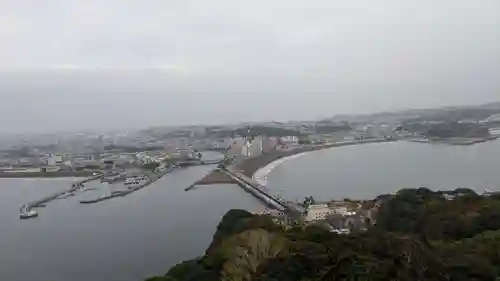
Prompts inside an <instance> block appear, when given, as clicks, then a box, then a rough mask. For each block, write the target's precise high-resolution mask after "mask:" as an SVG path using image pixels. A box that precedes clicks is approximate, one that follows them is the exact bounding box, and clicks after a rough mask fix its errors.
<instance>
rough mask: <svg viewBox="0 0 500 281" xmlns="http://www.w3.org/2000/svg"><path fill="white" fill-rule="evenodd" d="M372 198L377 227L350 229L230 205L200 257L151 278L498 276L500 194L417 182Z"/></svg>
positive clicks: (383, 280) (267, 280) (265, 280)
mask: <svg viewBox="0 0 500 281" xmlns="http://www.w3.org/2000/svg"><path fill="white" fill-rule="evenodd" d="M373 203H374V204H373V205H374V206H379V207H378V214H377V223H376V225H375V226H374V227H371V228H369V229H368V230H367V231H364V232H358V233H352V234H350V235H338V234H335V233H332V232H329V231H328V230H326V229H325V228H322V227H319V226H309V227H305V226H300V227H298V226H297V227H291V228H290V227H289V228H286V227H282V226H278V225H277V224H275V223H274V222H273V220H272V219H271V218H270V217H266V216H254V215H252V214H250V213H248V212H246V211H241V210H232V211H230V212H228V213H227V214H226V215H225V216H224V218H223V219H222V221H221V223H220V224H219V226H218V229H217V232H216V234H215V235H214V240H213V242H212V244H211V245H210V247H209V248H208V249H207V251H206V253H205V255H204V256H203V257H201V258H200V259H197V260H192V261H187V262H184V263H181V264H179V265H177V266H175V267H173V268H172V269H171V270H170V271H169V272H168V273H167V275H166V276H164V277H155V278H153V279H150V281H154V280H156V281H164V280H177V281H184V280H189V281H210V280H213V281H215V280H242V281H243V280H258V281H278V280H279V281H282V280H374V281H376V280H380V281H387V280H409V281H416V280H458V281H460V280H464V281H465V280H498V279H497V278H498V276H500V215H499V214H500V198H499V197H498V196H490V197H485V196H479V195H477V194H476V193H474V192H473V191H471V190H468V189H457V190H455V191H453V192H447V193H444V192H432V191H430V190H428V189H425V188H420V189H405V190H401V191H399V192H398V193H397V194H396V195H390V196H381V197H379V198H377V199H376V200H374V202H373Z"/></svg>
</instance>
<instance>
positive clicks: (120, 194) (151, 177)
mask: <svg viewBox="0 0 500 281" xmlns="http://www.w3.org/2000/svg"><path fill="white" fill-rule="evenodd" d="M175 168H176V166H172V167H170V168H168V169H167V170H165V171H164V172H161V173H158V174H156V173H152V174H151V175H147V176H148V178H149V180H148V181H146V182H145V183H143V184H141V185H139V186H136V187H132V188H130V189H128V190H123V191H114V192H112V193H111V194H110V195H105V196H101V197H98V198H95V199H89V200H81V201H80V203H81V204H93V203H97V202H101V201H105V200H109V199H112V198H115V197H123V196H127V195H129V194H131V193H133V192H136V191H138V190H141V189H143V188H145V187H146V186H148V185H150V184H152V183H154V182H155V181H157V180H159V179H161V178H162V177H163V176H165V175H167V174H168V173H170V172H172V171H173V170H174V169H175Z"/></svg>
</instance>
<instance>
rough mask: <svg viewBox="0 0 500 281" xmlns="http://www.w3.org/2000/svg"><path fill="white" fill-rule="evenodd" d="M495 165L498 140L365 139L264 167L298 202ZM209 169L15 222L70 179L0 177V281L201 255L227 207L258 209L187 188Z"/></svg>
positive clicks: (493, 180) (433, 182)
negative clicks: (464, 143) (23, 209)
mask: <svg viewBox="0 0 500 281" xmlns="http://www.w3.org/2000/svg"><path fill="white" fill-rule="evenodd" d="M499 168H500V141H492V142H486V143H482V144H477V145H473V146H447V145H427V144H419V143H409V142H396V143H381V144H366V145H358V146H349V147H341V148H333V149H329V150H322V151H315V152H311V153H307V154H305V155H302V156H300V157H297V158H296V159H293V160H290V161H285V162H284V163H282V164H281V165H279V166H277V167H276V168H275V169H274V170H273V171H272V173H270V175H269V180H268V187H269V190H270V191H271V192H273V193H276V194H279V195H281V196H283V197H285V198H287V199H298V200H302V199H303V198H304V197H305V196H309V195H312V196H314V197H315V198H317V199H320V200H321V199H330V198H334V199H343V198H346V197H348V198H366V199H369V198H373V197H375V196H377V195H379V194H381V193H389V192H393V191H395V190H398V189H399V188H402V187H420V186H427V187H429V188H433V189H454V188H456V187H471V188H474V189H476V190H478V191H482V190H484V189H486V188H487V189H490V190H500V176H498V171H499ZM210 169H212V167H192V168H189V169H184V170H176V171H174V172H173V173H171V174H169V175H167V176H166V177H164V178H162V179H160V180H159V181H157V182H155V183H154V184H152V185H151V186H149V187H146V188H145V189H143V190H140V191H138V192H136V193H133V194H131V195H129V196H126V197H123V198H116V199H113V200H108V201H104V202H100V203H98V204H91V205H83V204H80V203H79V202H78V200H79V199H81V198H82V197H85V196H86V194H83V195H77V196H75V197H70V198H67V199H64V200H58V201H54V202H53V203H50V204H49V205H48V206H47V207H46V208H41V209H40V210H39V211H40V216H39V217H38V218H36V219H30V220H19V207H20V206H21V205H22V204H23V203H26V202H28V201H30V200H33V199H37V198H39V197H41V196H43V195H47V194H50V193H52V192H55V191H57V190H62V189H67V188H69V186H70V184H71V182H72V181H73V180H72V179H0V280H9V281H33V280H37V281H67V280H73V281H89V280H92V281H140V280H143V279H144V278H146V277H148V276H152V275H158V274H162V273H165V272H166V271H167V270H168V268H169V267H170V266H171V265H173V264H176V263H178V262H179V261H182V260H186V259H190V258H193V257H196V256H199V255H201V254H202V253H203V251H204V250H205V248H206V247H207V246H208V244H209V243H210V242H211V240H212V235H213V233H214V231H215V228H216V226H217V224H218V223H219V221H220V219H221V217H222V216H223V215H224V214H225V213H226V212H227V211H228V210H229V209H232V208H240V209H248V210H255V209H259V208H262V205H261V204H260V203H259V202H258V201H257V200H256V199H254V198H253V197H251V196H250V195H248V194H247V193H245V192H243V191H242V190H241V189H240V188H239V187H237V186H235V185H214V186H202V187H199V188H198V189H195V190H193V191H189V192H185V191H184V188H185V187H187V186H188V185H189V184H191V183H192V182H194V181H195V180H197V179H199V178H201V177H202V176H203V175H205V174H206V173H208V172H209V170H210ZM93 185H94V186H96V187H100V186H101V184H100V183H98V182H94V183H93ZM87 195H88V194H87Z"/></svg>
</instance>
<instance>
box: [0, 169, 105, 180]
mask: <svg viewBox="0 0 500 281" xmlns="http://www.w3.org/2000/svg"><path fill="white" fill-rule="evenodd" d="M94 173H95V172H88V171H81V172H48V173H47V172H46V173H43V172H35V173H9V172H0V178H8V179H12V178H14V179H25V178H85V177H91V176H93V175H94Z"/></svg>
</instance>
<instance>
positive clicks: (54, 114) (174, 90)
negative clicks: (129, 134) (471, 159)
mask: <svg viewBox="0 0 500 281" xmlns="http://www.w3.org/2000/svg"><path fill="white" fill-rule="evenodd" d="M498 15H500V1H498V0H477V1H471V0H439V1H435V0H432V1H431V0H418V1H417V0H405V1H401V0H378V1H373V0H353V1H340V0H314V1H311V0H309V1H307V0H304V1H298V0H272V1H269V0H267V1H264V0H253V1H240V0H213V1H206V0H198V1H194V0H179V1H177V0H141V1H139V0H135V1H132V0H23V1H20V0H0V100H1V103H0V118H1V119H2V120H4V122H3V123H2V126H1V128H0V131H2V132H10V131H34V130H37V131H39V130H59V129H69V128H76V129H79V128H92V127H96V128H99V129H101V128H113V127H120V128H126V127H131V128H137V127H147V126H152V125H177V124H179V125H182V124H192V123H229V122H231V123H232V122H238V121H257V120H270V119H275V120H289V119H315V118H321V117H327V116H332V115H335V114H340V113H364V112H374V111H383V110H392V109H400V108H411V107H433V106H441V105H455V104H467V103H482V102H487V101H494V100H500V79H499V77H500V17H499V16H498Z"/></svg>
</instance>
